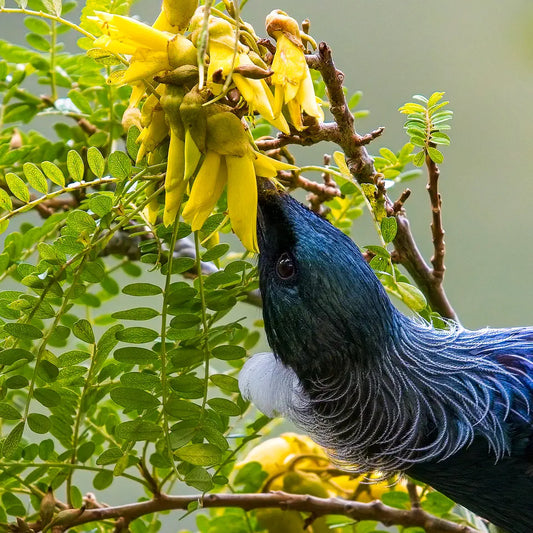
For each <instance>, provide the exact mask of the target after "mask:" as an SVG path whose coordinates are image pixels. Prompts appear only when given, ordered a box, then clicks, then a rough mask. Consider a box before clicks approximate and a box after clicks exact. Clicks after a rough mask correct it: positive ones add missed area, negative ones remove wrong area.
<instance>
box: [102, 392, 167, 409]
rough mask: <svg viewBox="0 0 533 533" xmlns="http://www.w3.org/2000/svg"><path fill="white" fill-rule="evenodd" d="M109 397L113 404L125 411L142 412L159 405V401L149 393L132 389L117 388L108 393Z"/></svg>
mask: <svg viewBox="0 0 533 533" xmlns="http://www.w3.org/2000/svg"><path fill="white" fill-rule="evenodd" d="M110 396H111V399H112V400H113V401H114V402H115V403H118V405H120V406H122V407H125V408H126V409H136V410H138V411H142V410H145V409H153V408H154V407H157V406H158V405H159V400H158V399H157V398H155V397H154V396H152V395H151V394H150V393H148V392H146V391H143V390H140V389H137V388H133V387H117V388H115V389H113V390H112V391H111V392H110Z"/></svg>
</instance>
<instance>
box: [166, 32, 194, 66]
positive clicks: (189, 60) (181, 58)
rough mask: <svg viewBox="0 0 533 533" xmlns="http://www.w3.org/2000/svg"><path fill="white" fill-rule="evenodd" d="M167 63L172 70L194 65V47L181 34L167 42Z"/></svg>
mask: <svg viewBox="0 0 533 533" xmlns="http://www.w3.org/2000/svg"><path fill="white" fill-rule="evenodd" d="M168 62H169V63H170V66H171V67H173V68H176V67H181V66H183V65H196V47H195V46H194V45H193V44H192V43H191V41H189V39H187V38H186V37H184V36H183V35H181V33H178V34H176V35H175V36H174V37H173V38H172V39H170V41H168Z"/></svg>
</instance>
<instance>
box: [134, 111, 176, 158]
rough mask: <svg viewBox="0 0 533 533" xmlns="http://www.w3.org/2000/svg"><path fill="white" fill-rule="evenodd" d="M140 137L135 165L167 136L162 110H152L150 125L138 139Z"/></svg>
mask: <svg viewBox="0 0 533 533" xmlns="http://www.w3.org/2000/svg"><path fill="white" fill-rule="evenodd" d="M145 132H146V133H145ZM141 135H142V140H141V146H140V148H139V152H138V153H137V163H138V162H139V161H141V160H142V158H143V157H144V154H145V153H146V152H153V151H154V150H155V149H156V148H157V147H158V146H159V144H161V143H162V142H163V141H164V140H165V138H166V136H167V135H168V125H167V123H166V121H165V113H164V112H163V110H162V109H155V110H154V112H153V113H152V120H151V122H150V125H149V126H148V127H147V128H145V129H144V130H143V131H142V133H141V134H140V135H139V137H140V136H141ZM137 139H138V138H137ZM169 157H170V156H169Z"/></svg>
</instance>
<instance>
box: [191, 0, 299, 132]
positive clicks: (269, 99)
mask: <svg viewBox="0 0 533 533" xmlns="http://www.w3.org/2000/svg"><path fill="white" fill-rule="evenodd" d="M202 21H203V9H202V8H201V9H198V10H197V12H196V14H195V16H194V17H193V20H192V21H191V29H195V28H196V31H195V32H194V33H193V36H196V38H198V36H199V32H200V31H201V26H202ZM193 40H194V37H193ZM237 46H238V49H237V54H235V30H234V28H233V26H232V25H231V24H230V23H229V22H228V21H226V20H223V19H221V18H218V17H213V16H210V17H209V66H208V70H207V79H208V87H209V89H210V90H211V91H212V92H213V94H215V95H218V94H220V92H221V91H222V85H221V84H220V83H216V81H213V76H216V75H220V76H222V77H223V78H226V77H227V76H229V75H230V73H232V76H231V79H232V81H233V83H234V84H235V86H236V87H237V89H239V92H240V93H241V95H242V97H243V98H244V100H246V103H247V104H248V109H249V111H250V114H253V112H254V111H257V112H258V113H260V114H261V115H262V117H263V118H265V119H266V120H267V121H268V122H270V123H271V124H272V125H273V126H275V127H276V128H278V129H279V130H280V131H282V132H283V133H287V134H288V133H289V125H288V124H287V121H286V120H285V118H284V117H283V115H280V114H279V113H278V114H277V115H276V114H275V113H274V111H273V106H274V96H273V94H272V92H271V90H270V88H269V87H268V85H267V83H266V81H265V80H264V79H252V78H250V77H246V76H244V75H242V74H240V73H239V72H236V70H239V69H240V70H241V72H242V71H245V70H246V69H250V68H251V69H254V68H256V65H255V64H254V63H253V61H252V60H251V59H250V57H249V55H248V53H247V52H248V49H247V47H245V46H244V45H242V44H240V43H238V45H237Z"/></svg>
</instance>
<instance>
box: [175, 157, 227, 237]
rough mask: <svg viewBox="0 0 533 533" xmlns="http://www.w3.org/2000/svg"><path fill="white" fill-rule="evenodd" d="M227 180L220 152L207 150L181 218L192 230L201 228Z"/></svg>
mask: <svg viewBox="0 0 533 533" xmlns="http://www.w3.org/2000/svg"><path fill="white" fill-rule="evenodd" d="M226 181H227V171H226V164H225V162H224V161H223V158H222V156H221V155H220V154H217V153H216V152H212V151H209V152H207V155H206V156H205V159H204V162H203V163H202V166H201V167H200V171H199V172H198V175H197V176H196V179H195V180H194V183H193V186H192V190H191V195H190V196H189V200H188V201H187V205H186V206H185V208H184V209H183V218H184V219H185V220H186V221H188V222H190V223H191V228H192V229H193V231H196V230H199V229H201V227H202V226H203V225H204V222H205V221H206V219H207V217H208V216H209V215H210V213H211V211H213V209H214V208H215V205H216V203H217V201H218V199H219V198H220V195H221V194H222V190H223V189H224V185H225V184H226Z"/></svg>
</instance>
